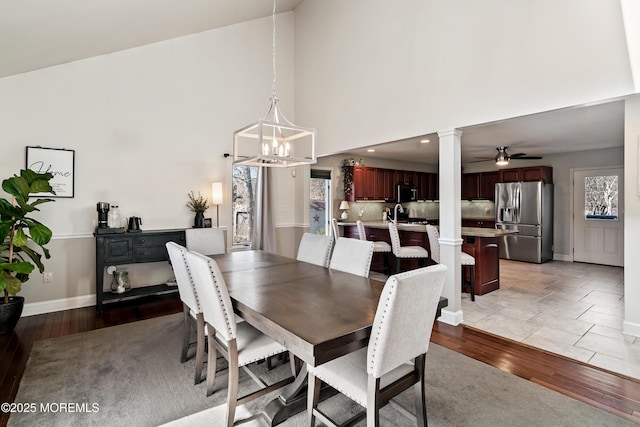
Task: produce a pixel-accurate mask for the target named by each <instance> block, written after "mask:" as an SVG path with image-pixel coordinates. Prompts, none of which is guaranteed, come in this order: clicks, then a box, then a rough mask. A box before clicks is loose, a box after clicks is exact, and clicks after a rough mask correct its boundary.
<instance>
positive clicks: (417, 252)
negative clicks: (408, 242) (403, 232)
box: [389, 222, 429, 273]
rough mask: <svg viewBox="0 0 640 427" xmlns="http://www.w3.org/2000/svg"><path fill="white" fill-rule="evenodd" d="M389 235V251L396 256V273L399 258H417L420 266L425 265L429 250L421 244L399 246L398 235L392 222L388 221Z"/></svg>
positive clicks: (396, 228)
mask: <svg viewBox="0 0 640 427" xmlns="http://www.w3.org/2000/svg"><path fill="white" fill-rule="evenodd" d="M389 236H390V237H391V251H392V252H393V254H394V255H395V257H396V273H399V272H400V259H401V258H418V259H419V261H418V262H419V265H420V267H424V266H425V264H426V260H427V258H429V252H428V251H427V250H426V249H425V248H423V247H422V246H400V235H399V234H398V227H397V226H396V224H395V223H394V222H390V223H389Z"/></svg>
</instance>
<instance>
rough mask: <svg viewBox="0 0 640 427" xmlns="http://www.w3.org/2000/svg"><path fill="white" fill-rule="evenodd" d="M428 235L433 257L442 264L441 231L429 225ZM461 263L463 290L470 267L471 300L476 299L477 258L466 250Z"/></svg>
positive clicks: (461, 256) (462, 254) (461, 257)
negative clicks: (465, 276) (466, 272)
mask: <svg viewBox="0 0 640 427" xmlns="http://www.w3.org/2000/svg"><path fill="white" fill-rule="evenodd" d="M427 236H428V237H429V247H430V248H431V259H432V260H433V261H434V262H436V263H438V264H440V241H439V240H438V239H440V233H439V232H438V229H437V228H436V227H434V226H433V225H427ZM460 264H462V290H463V291H464V286H465V280H464V273H465V269H467V268H468V269H469V289H470V292H469V293H470V295H471V301H475V300H476V294H475V285H476V274H475V270H476V259H475V258H474V257H472V256H471V255H469V254H468V253H466V252H462V253H461V254H460Z"/></svg>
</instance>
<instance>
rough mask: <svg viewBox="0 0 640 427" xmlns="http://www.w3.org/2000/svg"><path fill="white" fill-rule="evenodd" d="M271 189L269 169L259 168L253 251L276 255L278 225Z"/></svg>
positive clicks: (254, 211)
mask: <svg viewBox="0 0 640 427" xmlns="http://www.w3.org/2000/svg"><path fill="white" fill-rule="evenodd" d="M269 187H270V184H269V168H258V180H257V183H256V200H255V206H254V209H253V236H252V237H251V249H260V250H263V251H265V252H270V253H276V225H275V218H274V215H273V203H272V199H271V197H270V196H269V195H270V191H269V190H270V188H269Z"/></svg>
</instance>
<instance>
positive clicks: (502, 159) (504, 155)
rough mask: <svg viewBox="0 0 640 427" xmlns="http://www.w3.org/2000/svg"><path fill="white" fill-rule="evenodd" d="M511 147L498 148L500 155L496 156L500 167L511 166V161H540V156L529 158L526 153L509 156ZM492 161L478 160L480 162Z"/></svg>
mask: <svg viewBox="0 0 640 427" xmlns="http://www.w3.org/2000/svg"><path fill="white" fill-rule="evenodd" d="M508 148H509V147H496V150H498V154H496V157H495V161H496V165H498V166H505V165H508V164H509V160H511V159H514V160H540V159H542V157H540V156H527V155H526V154H525V153H515V154H509V153H508V152H507V149H508ZM483 160H490V159H478V161H483Z"/></svg>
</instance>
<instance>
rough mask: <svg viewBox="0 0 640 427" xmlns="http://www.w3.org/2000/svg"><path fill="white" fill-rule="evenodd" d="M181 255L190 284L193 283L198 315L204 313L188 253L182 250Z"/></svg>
mask: <svg viewBox="0 0 640 427" xmlns="http://www.w3.org/2000/svg"><path fill="white" fill-rule="evenodd" d="M180 255H181V256H182V262H183V263H184V266H185V268H186V269H187V274H188V275H189V282H191V287H192V288H193V294H194V295H195V297H196V305H197V306H198V307H197V308H198V313H202V307H200V298H198V291H197V290H196V287H195V285H194V282H193V276H192V275H191V269H190V268H189V263H188V262H187V251H185V250H184V249H182V248H180Z"/></svg>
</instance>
